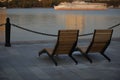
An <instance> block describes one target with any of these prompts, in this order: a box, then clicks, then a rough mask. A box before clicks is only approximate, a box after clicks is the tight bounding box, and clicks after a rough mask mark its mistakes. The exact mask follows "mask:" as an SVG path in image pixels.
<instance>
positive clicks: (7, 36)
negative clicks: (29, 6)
mask: <svg viewBox="0 0 120 80" xmlns="http://www.w3.org/2000/svg"><path fill="white" fill-rule="evenodd" d="M10 33H11V24H10V19H9V18H7V19H6V24H5V46H6V47H11V44H10Z"/></svg>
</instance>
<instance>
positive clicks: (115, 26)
mask: <svg viewBox="0 0 120 80" xmlns="http://www.w3.org/2000/svg"><path fill="white" fill-rule="evenodd" d="M119 25H120V23H118V24H116V25H114V26H112V27H109V28H108V29H113V28H115V27H117V26H119Z"/></svg>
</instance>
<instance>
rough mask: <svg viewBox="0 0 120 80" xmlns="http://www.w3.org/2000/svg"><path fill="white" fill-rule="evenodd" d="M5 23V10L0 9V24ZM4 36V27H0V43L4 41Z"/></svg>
mask: <svg viewBox="0 0 120 80" xmlns="http://www.w3.org/2000/svg"><path fill="white" fill-rule="evenodd" d="M5 22H6V9H2V8H0V24H5ZM4 35H5V25H3V26H0V41H4Z"/></svg>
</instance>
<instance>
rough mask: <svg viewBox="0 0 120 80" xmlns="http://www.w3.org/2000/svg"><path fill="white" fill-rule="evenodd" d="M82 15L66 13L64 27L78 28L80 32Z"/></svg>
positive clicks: (82, 21) (82, 23)
mask: <svg viewBox="0 0 120 80" xmlns="http://www.w3.org/2000/svg"><path fill="white" fill-rule="evenodd" d="M84 19H85V18H84V16H82V15H74V14H68V15H66V16H65V22H66V29H78V30H80V33H82V31H83V28H84Z"/></svg>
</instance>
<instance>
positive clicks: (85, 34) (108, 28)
mask: <svg viewBox="0 0 120 80" xmlns="http://www.w3.org/2000/svg"><path fill="white" fill-rule="evenodd" d="M119 25H120V23H118V24H116V25H114V26H111V27H109V28H107V29H113V28H115V27H118V26H119ZM92 34H93V33H87V34H82V35H79V36H88V35H92Z"/></svg>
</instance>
